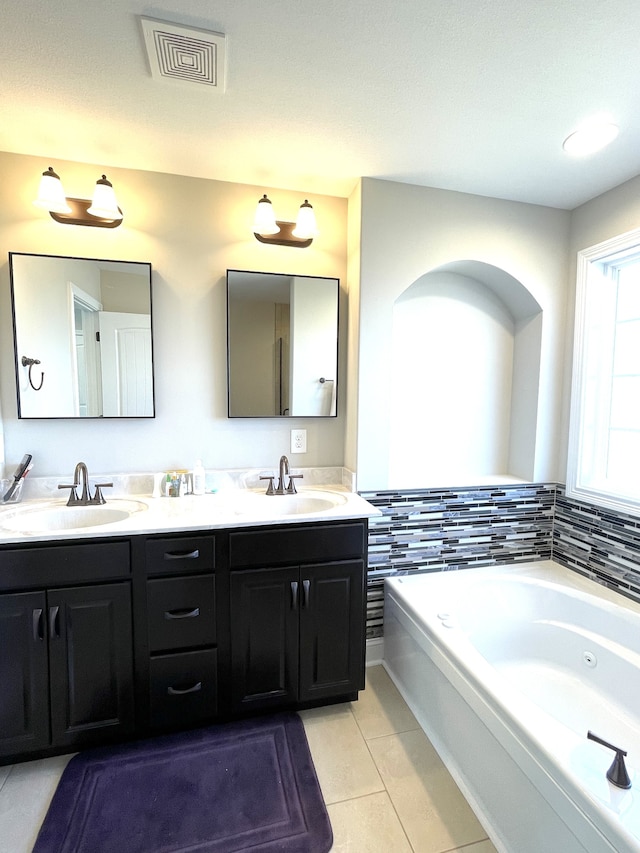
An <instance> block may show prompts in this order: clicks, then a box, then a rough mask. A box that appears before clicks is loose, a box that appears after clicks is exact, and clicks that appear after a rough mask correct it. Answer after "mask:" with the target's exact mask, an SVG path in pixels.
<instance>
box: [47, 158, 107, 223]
mask: <svg viewBox="0 0 640 853" xmlns="http://www.w3.org/2000/svg"><path fill="white" fill-rule="evenodd" d="M33 203H34V204H35V206H36V207H41V208H43V209H44V210H48V211H49V214H50V215H51V217H52V219H55V221H56V222H60V223H62V224H63V225H93V226H95V227H98V228H117V227H118V225H120V224H121V223H122V216H123V214H122V211H121V210H120V208H119V207H118V201H117V199H116V194H115V192H114V190H113V185H112V184H111V182H110V181H108V180H107V176H106V175H103V176H102V177H101V178H100V179H99V180H98V181H97V182H96V186H95V189H94V191H93V198H92V199H85V198H67V196H65V193H64V189H63V187H62V181H61V180H60V176H59V175H56V173H55V172H54V171H53V168H52V167H51V166H49V168H48V169H47V171H46V172H43V173H42V177H41V178H40V187H39V189H38V197H37V198H36V200H35V201H34V202H33Z"/></svg>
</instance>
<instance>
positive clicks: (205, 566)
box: [146, 536, 215, 576]
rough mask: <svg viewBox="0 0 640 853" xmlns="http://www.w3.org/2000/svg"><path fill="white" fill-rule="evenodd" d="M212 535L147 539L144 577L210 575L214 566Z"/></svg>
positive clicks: (213, 539)
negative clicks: (145, 574)
mask: <svg viewBox="0 0 640 853" xmlns="http://www.w3.org/2000/svg"><path fill="white" fill-rule="evenodd" d="M214 542H215V538H214V537H213V536H161V537H158V538H157V539H147V544H146V552H147V574H148V575H149V576H152V575H177V574H197V573H199V572H210V571H212V570H213V568H214V564H215V549H214Z"/></svg>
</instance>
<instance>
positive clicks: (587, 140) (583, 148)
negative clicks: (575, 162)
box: [562, 119, 619, 157]
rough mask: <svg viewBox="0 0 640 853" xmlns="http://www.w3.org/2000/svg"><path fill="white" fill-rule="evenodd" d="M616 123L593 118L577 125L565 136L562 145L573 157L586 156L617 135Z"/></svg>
mask: <svg viewBox="0 0 640 853" xmlns="http://www.w3.org/2000/svg"><path fill="white" fill-rule="evenodd" d="M618 132H619V128H618V125H616V124H613V122H611V121H607V120H602V119H598V120H594V121H590V122H588V123H587V124H584V125H583V126H582V127H579V128H578V129H577V130H576V131H574V133H572V134H571V135H570V136H567V138H566V139H565V141H564V142H563V143H562V147H563V148H564V150H565V151H566V152H567V154H571V155H573V156H574V157H586V156H587V155H588V154H593V153H595V152H596V151H600V149H601V148H604V147H605V146H606V145H608V144H609V143H610V142H613V140H614V139H615V138H616V136H617V135H618Z"/></svg>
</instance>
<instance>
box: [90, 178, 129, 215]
mask: <svg viewBox="0 0 640 853" xmlns="http://www.w3.org/2000/svg"><path fill="white" fill-rule="evenodd" d="M87 213H90V214H91V215H92V216H99V217H100V218H101V219H122V213H121V211H120V210H119V209H118V200H117V198H116V194H115V192H114V191H113V185H112V184H111V183H110V182H109V181H108V180H107V176H106V175H103V176H102V178H101V179H100V180H99V181H96V188H95V190H94V191H93V200H92V202H91V207H89V208H88V209H87Z"/></svg>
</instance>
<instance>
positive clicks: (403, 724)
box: [351, 666, 419, 740]
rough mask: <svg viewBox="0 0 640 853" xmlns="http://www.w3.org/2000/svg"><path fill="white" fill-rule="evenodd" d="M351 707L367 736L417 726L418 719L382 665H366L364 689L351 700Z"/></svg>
mask: <svg viewBox="0 0 640 853" xmlns="http://www.w3.org/2000/svg"><path fill="white" fill-rule="evenodd" d="M351 710H352V711H353V716H354V717H355V718H356V722H357V724H358V726H359V727H360V731H361V732H362V734H363V735H364V737H365V738H366V739H367V740H368V739H369V738H372V737H382V736H384V735H391V734H397V733H398V732H407V731H412V730H414V729H418V728H419V725H418V721H417V720H416V718H415V717H414V716H413V714H412V713H411V711H410V710H409V708H408V707H407V705H406V703H405V701H404V699H403V698H402V696H401V695H400V694H399V693H398V689H397V688H396V686H395V684H394V683H393V681H391V679H390V678H389V676H388V675H387V672H386V670H385V669H384V667H382V666H371V667H368V668H367V686H366V690H364V691H363V692H362V693H360V695H359V697H358V701H357V702H352V703H351Z"/></svg>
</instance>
